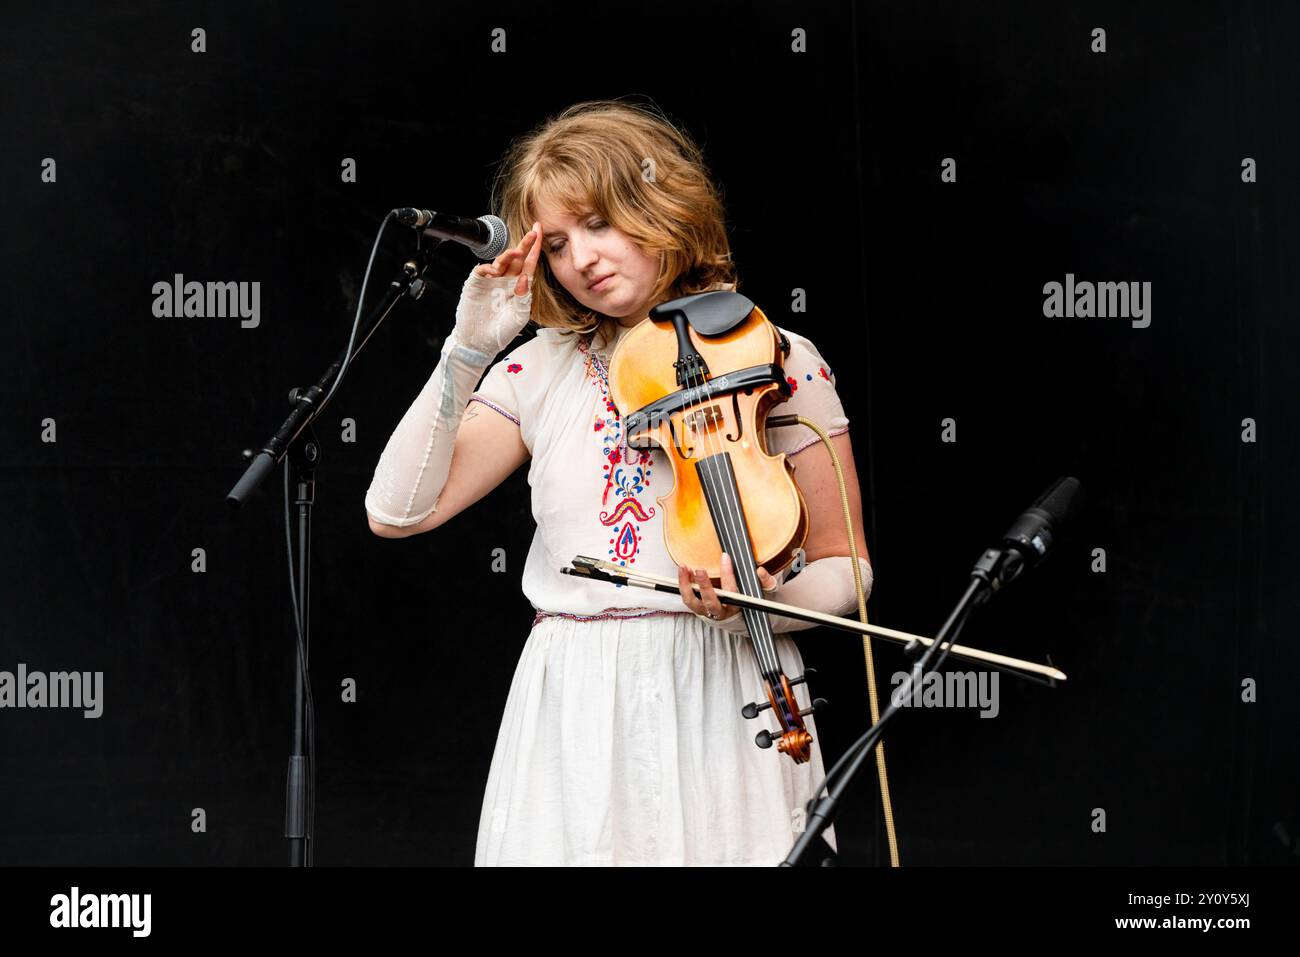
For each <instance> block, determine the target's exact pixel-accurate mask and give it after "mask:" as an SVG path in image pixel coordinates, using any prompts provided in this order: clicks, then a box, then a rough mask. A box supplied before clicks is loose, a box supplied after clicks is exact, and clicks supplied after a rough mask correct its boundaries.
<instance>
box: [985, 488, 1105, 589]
mask: <svg viewBox="0 0 1300 957" xmlns="http://www.w3.org/2000/svg"><path fill="white" fill-rule="evenodd" d="M1083 499H1084V496H1083V488H1082V486H1081V485H1080V484H1079V480H1078V479H1077V478H1074V477H1073V476H1066V477H1064V478H1059V479H1057V480H1056V481H1055V482H1053V483H1052V485H1051V487H1050V488H1049V489H1048V490H1047V491H1046V492H1044V493H1043V494H1042V495H1040V496H1038V498H1037V499H1036V500H1035V501H1034V504H1033V505H1031V506H1029V508H1027V509H1025V511H1024V512H1023V513H1022V514H1021V515H1020V517H1019V518H1018V519H1016V520H1015V521H1014V522H1012V523H1011V527H1010V528H1009V529H1007V532H1006V534H1005V535H1003V536H1002V541H1001V543H1000V544H999V545H998V546H997V547H994V548H990V549H988V550H987V551H985V552H984V554H983V555H981V556H980V560H979V561H978V562H976V564H975V574H976V576H977V577H980V578H983V579H985V580H986V581H988V582H989V584H990V585H991V586H992V587H993V590H994V591H997V589H998V588H999V587H1001V586H1003V585H1009V584H1011V583H1012V582H1013V581H1015V580H1016V579H1017V578H1019V577H1020V575H1021V573H1022V572H1024V571H1025V569H1028V568H1033V567H1034V566H1035V565H1037V564H1038V563H1039V562H1041V561H1042V560H1043V558H1044V557H1046V555H1047V552H1048V550H1049V549H1050V548H1051V547H1052V543H1053V542H1054V541H1055V540H1056V538H1057V537H1058V536H1059V535H1060V534H1061V532H1062V530H1063V529H1064V528H1065V526H1066V525H1068V524H1069V523H1070V522H1071V521H1073V519H1074V517H1075V516H1076V515H1077V514H1078V513H1079V510H1080V509H1081V508H1082V507H1083Z"/></svg>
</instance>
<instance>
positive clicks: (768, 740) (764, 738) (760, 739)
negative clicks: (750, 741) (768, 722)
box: [754, 730, 772, 748]
mask: <svg viewBox="0 0 1300 957" xmlns="http://www.w3.org/2000/svg"><path fill="white" fill-rule="evenodd" d="M754 743H755V744H756V745H758V746H759V747H760V748H770V747H771V746H772V732H771V731H767V730H763V731H760V732H758V734H756V735H754Z"/></svg>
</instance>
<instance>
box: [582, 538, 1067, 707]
mask: <svg viewBox="0 0 1300 957" xmlns="http://www.w3.org/2000/svg"><path fill="white" fill-rule="evenodd" d="M560 572H561V573H562V574H565V575H577V576H580V577H582V578H589V579H592V580H595V581H605V582H610V583H612V584H615V585H631V586H633V587H636V588H649V589H651V590H652V591H661V592H667V593H670V594H674V595H677V594H680V593H681V590H680V588H678V585H677V582H676V581H675V580H674V579H670V578H664V577H662V576H659V575H654V574H650V573H649V572H643V571H631V570H629V569H627V568H624V567H623V566H622V565H615V564H614V563H613V562H607V561H604V560H603V559H600V558H590V557H588V556H586V555H575V556H574V558H573V562H572V567H570V568H561V569H560ZM691 590H692V591H694V592H695V593H696V594H697V595H698V594H699V593H700V586H699V585H696V584H695V583H693V582H692V584H691ZM713 591H714V594H716V595H717V596H718V597H719V598H720V599H722V601H724V602H725V603H726V604H728V605H737V606H748V607H749V608H754V609H757V610H759V611H765V612H769V613H772V614H781V615H785V616H786V617H787V618H799V619H802V620H803V621H811V622H813V623H814V624H818V625H825V626H827V627H828V628H838V629H839V630H841V631H851V632H854V633H855V634H859V635H876V636H877V637H880V638H888V639H889V640H890V641H896V642H899V643H900V644H909V643H911V642H917V643H918V644H921V645H923V646H925V647H927V648H928V647H929V646H930V645H932V644H934V639H933V638H926V637H925V636H923V635H913V634H909V633H908V632H906V631H898V630H897V629H895V628H884V627H882V626H880V625H870V624H867V625H864V624H863V623H862V622H860V621H858V620H856V619H854V618H839V617H837V616H835V615H828V614H826V613H825V612H820V611H813V610H812V609H810V608H800V607H799V606H798V605H787V604H784V603H783V602H779V601H771V600H769V599H766V598H751V597H750V596H749V595H746V594H743V593H741V592H734V591H727V590H726V589H725V588H715V589H713ZM948 653H949V654H952V655H956V656H957V657H959V658H969V659H970V660H972V661H980V662H983V663H985V664H987V665H990V666H992V667H994V668H998V669H1002V670H1006V671H1011V672H1023V673H1024V674H1023V676H1024V677H1030V676H1038V677H1034V678H1032V679H1031V680H1035V681H1042V679H1044V678H1046V679H1047V683H1049V684H1050V683H1053V682H1056V681H1065V680H1066V676H1065V672H1063V671H1061V670H1060V669H1059V668H1056V667H1054V666H1052V665H1040V664H1038V663H1037V662H1033V661H1024V660H1022V659H1020V658H1012V657H1010V656H1008V655H1000V654H997V653H996V652H992V651H981V650H980V649H979V648H971V647H969V646H968V645H952V646H951V647H950V649H949V652H948Z"/></svg>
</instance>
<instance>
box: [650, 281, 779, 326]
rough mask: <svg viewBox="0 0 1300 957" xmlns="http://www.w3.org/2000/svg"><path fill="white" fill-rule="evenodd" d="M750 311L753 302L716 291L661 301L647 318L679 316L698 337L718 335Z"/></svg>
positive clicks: (735, 324)
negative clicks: (679, 314)
mask: <svg viewBox="0 0 1300 957" xmlns="http://www.w3.org/2000/svg"><path fill="white" fill-rule="evenodd" d="M753 311H754V303H753V301H751V300H750V299H749V298H748V297H747V296H742V295H741V294H740V293H738V292H728V291H727V290H725V289H718V290H715V291H713V292H697V293H693V294H692V295H689V296H682V297H680V298H678V299H670V300H669V301H668V302H661V303H660V304H659V305H657V306H655V307H654V308H653V309H651V310H650V318H651V319H659V320H664V319H672V317H673V316H674V315H675V314H676V313H681V314H682V315H683V316H685V317H686V321H687V322H688V323H690V326H691V328H692V329H694V330H695V331H696V332H698V333H699V334H700V335H702V336H720V335H722V334H723V333H724V332H729V331H731V330H732V329H734V328H735V327H736V326H738V325H740V324H741V323H742V322H744V321H745V317H746V316H748V315H749V314H750V313H751V312H753Z"/></svg>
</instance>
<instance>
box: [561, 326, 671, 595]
mask: <svg viewBox="0 0 1300 957" xmlns="http://www.w3.org/2000/svg"><path fill="white" fill-rule="evenodd" d="M578 349H579V350H580V351H581V352H583V353H585V354H586V357H587V368H586V374H587V377H588V378H589V379H590V381H591V382H592V383H593V384H594V385H595V386H596V388H597V389H599V390H600V395H601V399H602V401H603V402H604V406H605V413H606V414H605V415H597V416H596V418H595V420H594V421H593V422H592V431H593V432H596V433H599V434H600V435H601V457H602V459H603V462H602V465H601V470H602V478H604V480H605V487H604V490H603V491H602V493H601V496H600V504H601V511H600V523H601V524H602V525H604V526H606V527H607V528H610V529H611V530H612V531H613V537H611V538H610V540H609V560H610V561H611V562H613V563H614V564H617V565H632V564H634V563H635V562H636V556H637V554H638V553H639V552H640V551H641V535H642V531H641V525H640V523H641V522H648V521H649V520H650V519H651V518H653V517H654V514H655V509H654V508H653V507H649V508H647V507H646V506H645V505H642V504H641V500H640V499H639V498H638V496H641V495H644V493H645V492H646V491H647V489H649V487H650V469H651V464H650V463H651V452H650V451H649V450H647V449H633V448H629V447H628V446H627V444H626V442H625V439H624V435H623V419H622V417H621V416H620V415H619V414H618V408H617V407H616V406H615V405H614V402H613V400H612V399H611V398H610V397H609V370H608V368H607V367H606V365H605V360H604V359H603V358H602V357H601V356H600V355H599V354H597V353H594V352H591V351H590V343H589V341H588V340H587V339H586V338H584V339H582V340H580V341H579V343H578ZM611 491H612V492H613V493H614V500H613V505H614V507H613V509H612V510H610V509H608V506H609V505H610V504H611V503H610V492H611ZM620 587H621V586H620Z"/></svg>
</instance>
